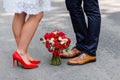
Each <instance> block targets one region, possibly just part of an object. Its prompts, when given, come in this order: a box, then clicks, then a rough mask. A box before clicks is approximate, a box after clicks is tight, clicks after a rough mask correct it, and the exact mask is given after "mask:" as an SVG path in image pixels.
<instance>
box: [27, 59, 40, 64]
mask: <svg viewBox="0 0 120 80" xmlns="http://www.w3.org/2000/svg"><path fill="white" fill-rule="evenodd" d="M29 61H30V62H31V63H33V64H38V63H40V62H41V61H40V60H37V59H34V60H29Z"/></svg>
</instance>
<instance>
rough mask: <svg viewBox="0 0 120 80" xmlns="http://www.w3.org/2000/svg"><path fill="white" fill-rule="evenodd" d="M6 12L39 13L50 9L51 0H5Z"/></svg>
mask: <svg viewBox="0 0 120 80" xmlns="http://www.w3.org/2000/svg"><path fill="white" fill-rule="evenodd" d="M3 6H4V8H5V11H6V12H10V13H21V12H25V13H27V14H38V13H39V12H41V11H48V10H50V7H51V5H50V0H3Z"/></svg>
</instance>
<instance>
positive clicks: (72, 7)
mask: <svg viewBox="0 0 120 80" xmlns="http://www.w3.org/2000/svg"><path fill="white" fill-rule="evenodd" d="M81 4H82V0H66V6H67V9H68V11H69V13H70V17H71V21H72V24H73V28H74V32H75V35H76V40H77V43H76V48H77V49H79V50H82V51H86V50H87V49H86V47H85V42H86V37H87V25H86V22H85V17H84V13H83V9H82V7H81Z"/></svg>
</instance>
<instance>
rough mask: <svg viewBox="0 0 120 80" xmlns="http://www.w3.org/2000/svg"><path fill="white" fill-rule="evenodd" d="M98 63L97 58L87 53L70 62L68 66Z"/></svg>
mask: <svg viewBox="0 0 120 80" xmlns="http://www.w3.org/2000/svg"><path fill="white" fill-rule="evenodd" d="M95 61H96V56H90V55H88V54H86V53H82V54H81V55H80V56H78V57H76V58H74V59H72V60H69V61H68V64H69V65H82V64H86V63H89V62H95Z"/></svg>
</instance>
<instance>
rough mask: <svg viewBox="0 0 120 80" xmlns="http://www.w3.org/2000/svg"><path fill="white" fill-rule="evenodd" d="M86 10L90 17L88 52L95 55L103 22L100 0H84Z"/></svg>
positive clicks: (88, 17)
mask: <svg viewBox="0 0 120 80" xmlns="http://www.w3.org/2000/svg"><path fill="white" fill-rule="evenodd" d="M84 11H85V13H86V15H87V19H88V36H87V38H86V39H87V49H88V52H87V53H88V54H90V55H93V56H95V55H96V50H97V46H98V40H99V33H100V24H101V15H100V10H99V3H98V0H84Z"/></svg>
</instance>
